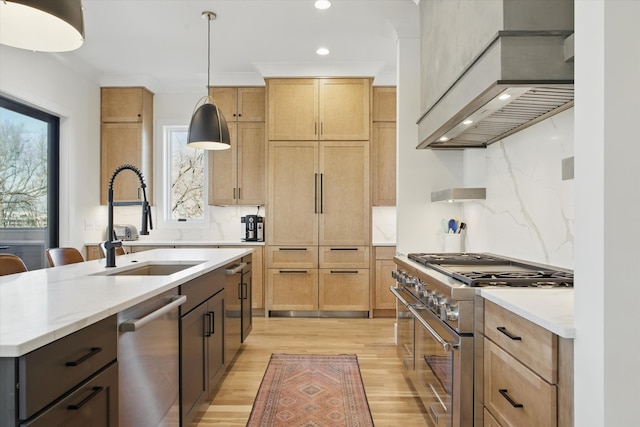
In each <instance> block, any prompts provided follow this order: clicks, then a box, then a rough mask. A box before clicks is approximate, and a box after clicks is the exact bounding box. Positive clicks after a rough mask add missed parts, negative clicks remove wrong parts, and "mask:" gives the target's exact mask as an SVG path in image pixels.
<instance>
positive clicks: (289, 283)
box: [267, 269, 318, 310]
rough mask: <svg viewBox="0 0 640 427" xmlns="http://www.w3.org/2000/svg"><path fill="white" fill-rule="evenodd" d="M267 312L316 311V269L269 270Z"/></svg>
mask: <svg viewBox="0 0 640 427" xmlns="http://www.w3.org/2000/svg"><path fill="white" fill-rule="evenodd" d="M267 301H268V306H267V309H269V310H317V309H318V270H317V269H307V270H304V269H300V270H290V269H282V270H279V269H269V271H268V276H267Z"/></svg>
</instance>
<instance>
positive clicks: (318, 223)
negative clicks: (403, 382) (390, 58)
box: [266, 79, 371, 313]
mask: <svg viewBox="0 0 640 427" xmlns="http://www.w3.org/2000/svg"><path fill="white" fill-rule="evenodd" d="M370 92H371V82H370V80H369V79H271V80H268V81H267V98H268V101H267V102H268V106H269V108H268V117H267V127H268V134H269V148H268V151H269V155H268V159H269V160H268V165H269V166H268V169H269V172H268V212H269V221H267V232H266V238H267V249H266V263H267V269H268V270H267V271H268V272H267V291H266V311H267V313H268V312H269V311H281V310H286V311H289V310H301V311H313V310H324V311H360V312H368V311H369V310H370V307H369V244H370V228H371V219H370V196H369V194H370V191H369V134H370V99H371V97H370Z"/></svg>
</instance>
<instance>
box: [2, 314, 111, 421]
mask: <svg viewBox="0 0 640 427" xmlns="http://www.w3.org/2000/svg"><path fill="white" fill-rule="evenodd" d="M116 320H117V319H116V316H111V317H108V318H106V319H104V320H101V321H99V322H97V323H95V324H93V325H91V326H88V327H86V328H84V329H81V330H79V331H77V332H74V333H72V334H70V335H67V336H65V337H63V338H60V339H59V340H57V341H54V342H52V343H50V344H48V345H46V346H44V347H41V348H39V349H37V350H34V351H32V352H29V353H27V354H25V355H23V356H20V357H15V358H14V357H4V358H0V426H3V427H4V426H17V425H21V426H53V425H56V426H57V425H64V426H88V425H91V426H108V427H117V426H118V366H117V361H116V358H117V342H118V331H117V326H116V323H117V322H116Z"/></svg>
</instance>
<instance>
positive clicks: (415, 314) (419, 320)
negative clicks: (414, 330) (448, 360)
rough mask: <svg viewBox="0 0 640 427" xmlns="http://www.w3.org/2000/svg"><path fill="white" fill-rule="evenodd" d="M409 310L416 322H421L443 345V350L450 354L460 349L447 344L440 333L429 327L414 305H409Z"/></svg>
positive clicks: (454, 345)
mask: <svg viewBox="0 0 640 427" xmlns="http://www.w3.org/2000/svg"><path fill="white" fill-rule="evenodd" d="M408 308H409V311H410V312H411V313H412V314H413V315H414V316H415V318H416V320H417V321H418V322H420V323H421V324H422V326H424V328H425V329H426V330H427V331H429V333H430V334H431V335H432V336H433V338H435V339H436V341H438V342H439V343H440V344H441V345H442V349H443V350H444V351H446V352H447V353H448V352H450V351H452V350H453V349H454V348H457V347H458V346H457V345H456V344H451V343H450V342H447V341H446V340H445V339H444V338H442V337H441V336H440V335H438V333H437V332H436V331H434V330H433V328H432V327H431V326H429V324H428V323H427V322H426V320H424V319H423V318H422V316H420V314H419V313H418V310H416V309H415V308H414V307H413V306H412V305H409V306H408Z"/></svg>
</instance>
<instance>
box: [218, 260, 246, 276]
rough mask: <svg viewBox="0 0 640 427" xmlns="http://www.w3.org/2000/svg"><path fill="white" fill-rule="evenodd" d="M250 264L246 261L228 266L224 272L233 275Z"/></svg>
mask: <svg viewBox="0 0 640 427" xmlns="http://www.w3.org/2000/svg"><path fill="white" fill-rule="evenodd" d="M248 265H249V264H247V263H246V262H241V263H240V264H237V265H236V264H234V267H233V268H227V269H226V270H225V271H224V272H225V274H226V275H227V276H233V275H234V274H238V273H240V272H241V271H242V270H244V269H245V268H247V266H248Z"/></svg>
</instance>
